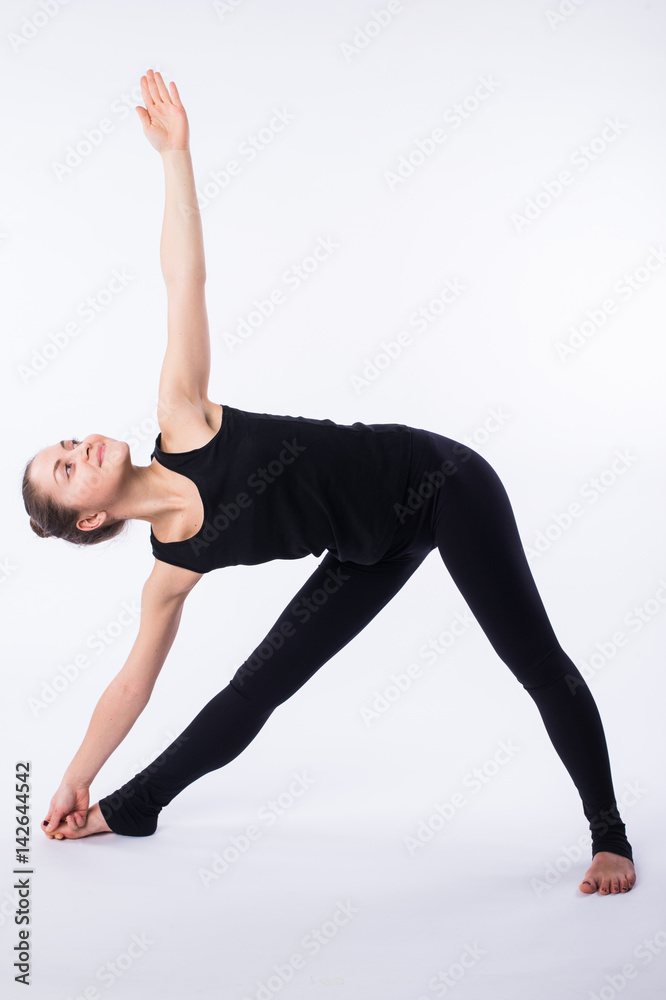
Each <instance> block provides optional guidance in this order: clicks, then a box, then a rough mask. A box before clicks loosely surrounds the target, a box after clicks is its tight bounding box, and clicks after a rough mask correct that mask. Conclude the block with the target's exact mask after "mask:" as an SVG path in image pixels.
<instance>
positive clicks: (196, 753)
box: [23, 70, 636, 894]
mask: <svg viewBox="0 0 666 1000" xmlns="http://www.w3.org/2000/svg"><path fill="white" fill-rule="evenodd" d="M141 91H142V95H143V99H144V102H145V105H146V106H145V108H143V107H137V112H138V114H139V117H140V119H141V123H142V126H143V130H144V134H145V135H146V137H147V138H148V140H149V142H150V143H151V144H152V146H153V147H154V148H155V149H156V150H158V152H159V153H160V154H161V156H162V159H163V163H164V169H165V176H166V208H165V215H164V225H163V231H162V242H161V248H160V249H161V264H162V271H163V274H164V279H165V283H166V286H167V293H168V303H169V314H168V346H167V351H166V356H165V359H164V365H163V368H162V373H161V377H160V387H159V405H158V420H159V425H160V428H161V433H160V434H159V435H158V437H157V439H156V442H155V450H154V452H153V455H152V456H151V458H152V461H151V464H150V465H149V466H135V465H133V464H132V461H131V458H130V453H129V447H128V445H127V444H126V443H125V442H124V441H116V440H113V439H109V438H106V437H104V436H103V435H101V434H91V435H89V436H88V437H87V438H86V439H85V440H83V441H77V440H70V441H61V442H59V443H58V444H54V445H52V446H50V447H48V448H44V449H43V450H42V451H40V452H38V453H37V454H36V455H35V456H34V458H33V459H32V460H31V461H30V462H29V463H28V465H27V466H26V470H25V475H24V483H23V496H24V501H25V504H26V509H27V510H28V513H29V514H30V515H31V525H32V527H33V530H35V531H36V532H37V533H38V534H40V535H42V536H44V535H55V536H57V537H61V538H65V539H67V540H68V541H72V542H75V543H76V544H96V543H97V542H99V541H102V540H104V539H107V538H111V537H113V536H114V535H116V534H117V533H118V532H119V531H122V529H123V526H124V524H125V522H126V521H127V520H128V519H129V518H138V519H140V520H143V521H149V522H150V525H151V533H150V535H151V544H152V549H153V553H154V555H155V557H156V558H155V565H154V568H153V570H152V572H151V574H150V576H149V577H148V579H147V581H146V583H145V585H144V588H143V592H142V599H141V623H140V628H139V633H138V636H137V639H136V641H135V643H134V646H133V647H132V650H131V652H130V655H129V657H128V659H127V662H126V663H125V665H124V666H123V668H122V669H121V670H120V672H119V673H118V675H117V676H116V677H115V678H114V680H113V681H112V682H111V684H110V685H109V686H108V688H107V689H106V691H105V692H104V694H103V695H102V697H101V698H100V700H99V703H98V704H97V707H96V708H95V711H94V713H93V716H92V719H91V722H90V726H89V728H88V731H87V733H86V735H85V738H84V740H83V743H82V744H81V747H80V748H79V750H78V752H77V753H76V755H75V757H74V759H73V760H72V762H71V764H70V766H69V767H68V768H67V771H66V772H65V775H64V778H63V781H62V783H61V785H60V788H59V789H58V791H57V792H56V793H55V795H54V796H53V799H52V800H51V804H50V808H49V811H48V815H47V817H46V819H45V820H44V821H43V828H44V832H45V833H46V835H47V836H48V837H49V838H56V839H62V838H68V839H76V838H78V837H84V836H88V835H90V834H95V833H101V832H105V831H106V832H114V833H118V834H121V835H125V836H148V835H150V834H152V833H153V832H154V831H155V829H156V826H157V816H158V814H159V812H160V810H161V809H162V808H163V807H164V806H165V805H167V804H168V803H169V802H170V801H171V800H172V799H173V798H174V796H175V795H177V794H178V792H180V791H182V789H183V788H185V787H187V785H189V784H191V782H192V781H195V780H196V779H197V778H198V777H201V775H203V774H206V773H208V772H210V771H212V770H214V769H216V768H219V767H222V766H223V765H224V764H226V763H228V762H229V761H230V760H233V759H234V758H235V757H236V756H238V754H239V753H241V752H242V750H243V749H244V748H245V747H246V746H247V745H248V743H250V741H251V740H252V739H253V738H254V737H255V736H256V734H257V733H258V732H259V730H260V729H261V728H262V726H263V725H264V723H265V722H266V721H267V719H268V718H269V716H270V715H271V713H272V712H273V711H274V709H275V708H276V707H277V706H278V705H279V704H281V703H282V702H284V701H285V700H286V699H287V698H289V697H290V696H291V695H292V694H293V693H294V692H295V691H296V690H298V689H299V688H300V687H301V686H302V685H303V684H304V683H305V681H306V680H307V679H308V678H309V677H311V676H312V674H313V673H314V672H315V671H316V670H317V669H319V667H320V666H322V664H324V663H325V662H327V660H329V659H330V658H331V657H332V656H333V655H334V654H335V653H336V652H337V651H338V650H340V649H341V648H342V647H343V646H344V645H346V643H348V642H349V641H350V640H351V639H352V638H353V637H354V636H355V635H356V634H357V633H358V632H359V631H360V630H361V629H363V628H364V627H365V625H367V623H368V622H369V621H371V620H372V618H373V617H374V616H375V615H376V614H377V613H378V612H379V610H380V609H381V608H382V607H384V606H385V605H386V604H387V603H388V601H390V600H391V598H392V597H393V596H394V595H395V594H396V593H397V591H398V590H399V589H400V588H401V587H402V586H403V585H404V584H405V583H406V581H407V580H408V579H409V577H410V576H411V575H412V573H413V572H414V571H415V570H416V568H417V567H418V566H419V565H420V564H421V562H422V561H423V559H424V558H425V557H426V555H428V553H429V552H431V551H432V549H433V548H435V547H437V548H438V550H439V552H440V554H441V556H442V559H443V561H444V563H445V565H446V567H447V569H448V570H449V572H450V573H451V576H452V578H453V579H454V581H455V583H456V584H457V586H458V587H459V589H460V591H461V593H462V595H463V597H464V598H465V600H466V601H467V603H468V605H469V607H470V609H471V611H472V613H473V614H474V615H475V617H476V619H477V620H478V622H479V623H480V625H481V627H482V628H483V630H484V631H485V633H486V635H487V637H488V639H489V641H490V642H491V643H492V645H493V647H494V649H495V650H496V651H497V653H498V654H499V656H500V657H501V659H502V660H503V661H504V662H505V663H506V664H507V665H508V667H509V668H510V670H511V671H512V672H513V673H514V675H515V676H516V678H517V679H518V680H519V681H520V682H521V683H522V684H523V686H524V687H525V689H526V690H527V691H528V692H529V694H530V695H531V697H532V698H533V699H534V701H535V703H536V705H537V707H538V709H539V712H540V713H541V716H542V718H543V721H544V723H545V725H546V728H547V731H548V734H549V736H550V738H551V740H552V742H553V745H554V747H555V749H556V751H557V753H558V754H559V756H560V758H561V760H562V762H563V763H564V765H565V767H566V768H567V770H568V772H569V774H570V775H571V777H572V779H573V781H574V783H575V785H576V787H577V789H578V791H579V793H580V795H581V799H582V802H583V810H584V813H585V816H586V818H587V819H588V821H589V824H590V829H591V834H592V865H591V867H590V868H589V870H588V871H587V873H586V875H585V878H584V879H583V881H582V882H581V884H580V889H581V890H582V891H583V892H588V893H593V892H597V891H598V892H600V893H602V894H606V893H616V892H627V891H629V890H630V889H631V888H632V886H633V885H634V882H635V879H636V875H635V870H634V866H633V862H632V850H631V846H630V844H629V842H628V841H627V838H626V832H625V827H624V824H623V822H622V819H621V817H620V815H619V813H618V810H617V804H616V801H615V795H614V791H613V784H612V779H611V771H610V763H609V758H608V752H607V748H606V741H605V736H604V731H603V727H602V723H601V719H600V717H599V713H598V710H597V707H596V704H595V702H594V700H593V698H592V695H591V693H590V691H589V688H588V687H587V684H586V683H585V681H584V679H583V677H582V675H581V674H580V672H579V671H578V669H577V668H576V666H575V665H574V664H573V663H572V661H571V660H570V659H569V658H568V656H567V655H566V653H565V652H564V651H563V649H562V648H561V647H560V645H559V643H558V641H557V639H556V637H555V634H554V632H553V629H552V626H551V624H550V622H549V620H548V617H547V615H546V611H545V609H544V606H543V604H542V602H541V598H540V596H539V594H538V592H537V589H536V585H535V583H534V580H533V578H532V575H531V572H530V569H529V566H528V563H527V559H526V557H525V553H524V551H523V548H522V545H521V542H520V538H519V535H518V530H517V527H516V523H515V519H514V516H513V511H512V509H511V505H510V502H509V500H508V497H507V495H506V492H505V490H504V487H503V486H502V483H501V482H500V480H499V478H498V476H497V474H496V473H495V472H494V470H493V469H492V468H491V466H490V465H489V464H488V463H487V462H486V460H485V459H484V458H482V457H481V456H480V455H478V454H477V453H476V452H474V451H472V450H471V449H469V448H466V447H464V446H463V445H461V444H459V443H458V442H456V441H453V440H451V439H450V438H446V437H443V436H442V435H439V434H436V433H434V432H429V431H426V430H423V429H421V428H415V427H408V426H406V425H402V424H378V425H364V424H361V423H355V424H353V425H350V426H347V425H338V424H335V423H333V422H332V421H330V420H314V419H308V418H304V417H290V416H282V417H281V416H275V415H270V414H261V413H252V412H248V411H244V410H240V409H237V408H235V407H233V406H229V405H225V406H221V405H220V404H216V403H212V402H211V401H210V400H209V399H208V395H207V389H208V379H209V370H210V343H209V333H208V321H207V315H206V306H205V297H204V286H205V280H206V271H205V263H204V250H203V238H202V230H201V220H200V215H199V211H198V207H197V202H196V195H195V187H194V179H193V172H192V163H191V158H190V153H189V127H188V122H187V116H186V113H185V110H184V108H183V105H182V103H181V100H180V96H179V94H178V90H177V87H176V85H175V83H173V82H172V83H171V84H170V90H169V89H167V87H166V85H165V84H164V82H163V80H162V77H161V76H160V74H159V73H153V72H152V70H149V71H148V73H147V76H144V77H142V78H141ZM325 549H326V550H327V551H326V555H325V556H324V558H323V560H322V561H321V563H320V564H319V565H318V567H317V569H316V570H315V571H314V573H313V574H312V576H311V577H310V578H309V580H308V581H307V582H306V584H305V585H304V586H303V587H302V588H301V590H300V591H299V592H298V594H296V595H295V597H294V599H293V601H292V602H291V604H290V605H289V606H288V607H287V608H286V609H285V611H284V612H283V614H282V615H281V616H280V618H279V619H278V621H277V622H276V623H275V625H274V626H273V628H272V629H271V630H270V632H269V633H268V635H267V636H266V637H265V639H264V640H263V641H262V643H261V644H260V645H259V646H258V647H257V648H256V650H255V651H254V652H253V653H252V655H251V656H250V657H249V658H248V660H246V662H245V663H244V664H242V666H241V667H240V668H239V669H238V671H237V672H236V674H235V675H234V677H233V678H232V680H231V681H230V683H229V684H228V685H227V686H226V687H225V688H224V689H223V690H222V691H221V692H220V693H219V694H218V695H216V696H215V697H214V698H213V699H212V700H211V701H210V702H209V703H208V705H206V706H205V707H204V708H203V710H202V711H201V712H200V713H199V715H197V716H196V718H195V719H194V720H193V722H192V723H191V724H190V725H189V726H188V727H187V728H186V729H185V731H184V732H183V733H182V734H181V736H179V737H178V739H177V740H175V741H174V743H173V744H172V745H171V746H170V747H169V748H167V750H166V751H165V752H164V753H163V754H162V755H161V756H160V757H159V758H158V759H157V760H156V761H155V762H153V764H151V765H149V766H148V767H147V768H145V769H144V770H143V771H141V772H140V773H139V774H138V775H136V776H135V777H134V778H133V779H132V780H131V781H129V782H128V783H127V784H126V785H124V786H123V787H122V788H120V789H118V790H117V791H116V792H114V793H113V794H112V795H108V796H106V797H105V798H103V799H100V801H99V802H98V803H95V804H94V805H93V806H92V807H89V794H88V788H89V786H90V783H91V782H92V780H93V778H94V777H95V775H96V774H97V772H98V771H99V769H100V768H101V767H102V765H103V764H104V762H105V761H106V760H107V759H108V757H109V756H110V754H111V753H112V752H113V751H114V749H115V748H116V747H117V746H118V745H119V743H120V742H121V741H122V740H123V739H124V737H125V736H126V735H127V733H128V732H129V730H130V729H131V727H132V726H133V724H134V722H135V721H136V719H137V718H138V716H139V714H140V713H141V711H142V710H143V708H144V707H145V705H146V704H147V702H148V700H149V698H150V694H151V692H152V689H153V686H154V684H155V681H156V680H157V676H158V674H159V672H160V670H161V668H162V665H163V663H164V661H165V658H166V656H167V654H168V652H169V649H170V648H171V645H172V643H173V640H174V638H175V636H176V632H177V630H178V625H179V623H180V617H181V613H182V608H183V604H184V602H185V599H186V597H187V595H188V594H189V593H190V591H191V590H192V588H193V587H194V586H195V585H196V584H197V583H198V582H199V580H200V579H201V577H202V576H203V575H204V574H205V573H207V572H210V571H212V570H213V569H216V568H219V567H221V566H230V565H237V564H245V565H252V564H255V563H260V562H266V561H268V560H270V559H276V558H281V559H293V558H300V557H302V556H304V555H307V554H310V553H312V554H314V555H317V556H319V555H321V554H322V552H323V551H324V550H325Z"/></svg>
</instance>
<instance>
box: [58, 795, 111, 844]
mask: <svg viewBox="0 0 666 1000" xmlns="http://www.w3.org/2000/svg"><path fill="white" fill-rule="evenodd" d="M44 832H45V833H46V830H45V831H44ZM92 833H113V830H112V829H111V827H110V826H107V823H106V820H105V819H104V817H103V816H102V810H101V809H100V807H99V803H97V802H96V803H95V805H94V806H91V807H90V809H89V810H88V815H87V817H86V821H85V824H84V825H83V826H80V827H79V828H78V830H73V829H72V828H71V827H70V826H68V825H67V823H66V822H62V823H59V824H58V826H57V827H56V828H55V830H52V831H51V832H50V833H46V836H47V837H48V838H49V840H53V839H54V837H55V839H56V840H78V839H79V837H89V836H90V835H91V834H92Z"/></svg>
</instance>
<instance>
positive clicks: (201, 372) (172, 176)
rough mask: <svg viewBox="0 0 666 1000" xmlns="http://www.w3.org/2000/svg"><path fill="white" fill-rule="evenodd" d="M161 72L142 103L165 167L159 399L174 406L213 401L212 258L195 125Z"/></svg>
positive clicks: (149, 79) (144, 82) (144, 83)
mask: <svg viewBox="0 0 666 1000" xmlns="http://www.w3.org/2000/svg"><path fill="white" fill-rule="evenodd" d="M170 88H171V93H169V90H167V88H166V86H165V84H164V81H163V80H162V77H161V76H160V74H159V73H153V71H152V70H148V74H147V76H142V77H141V93H142V94H143V99H144V102H145V104H146V107H145V108H142V107H140V106H137V109H136V110H137V112H138V114H139V117H140V118H141V123H142V125H143V131H144V135H145V136H146V138H147V139H148V141H149V142H150V144H151V145H152V146H153V147H154V148H155V149H156V150H157V151H158V152H159V153H160V155H161V157H162V163H163V165H164V178H165V206H164V223H163V226H162V240H161V243H160V262H161V266H162V274H163V276H164V281H165V284H166V288H167V299H168V321H167V323H168V342H167V350H166V354H165V357H164V363H163V365H162V373H161V376H160V387H159V398H160V403H161V406H162V407H163V408H167V409H169V410H171V411H172V410H173V409H174V408H176V407H177V406H178V404H179V403H180V402H182V401H183V400H187V401H189V402H190V403H194V404H195V405H199V404H200V403H201V401H202V400H207V399H208V382H209V378H210V333H209V328H208V314H207V309H206V299H205V284H206V262H205V258H204V244H203V230H202V226H201V214H200V212H199V205H198V203H197V196H196V188H195V183H194V171H193V169H192V158H191V156H190V149H189V125H188V121H187V115H186V113H185V109H184V108H183V105H182V103H181V100H180V96H179V94H178V88H177V87H176V84H175V83H173V82H171V84H170Z"/></svg>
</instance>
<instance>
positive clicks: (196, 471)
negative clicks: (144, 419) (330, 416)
mask: <svg viewBox="0 0 666 1000" xmlns="http://www.w3.org/2000/svg"><path fill="white" fill-rule="evenodd" d="M161 438H162V435H161V433H160V434H158V435H157V438H156V439H155V448H154V450H153V452H152V455H151V458H153V457H154V458H155V459H156V460H157V461H158V462H159V463H160V465H163V466H165V467H166V468H167V469H172V470H174V471H175V472H179V473H180V474H181V475H184V476H187V478H188V479H191V480H192V482H194V483H195V485H196V486H197V489H198V490H199V494H200V496H201V500H202V503H203V509H204V520H203V524H202V526H201V528H200V529H199V531H198V532H197V533H196V535H193V536H192V537H191V538H188V539H186V540H185V541H181V542H160V541H159V540H158V539H157V538H156V537H155V535H154V534H153V530H152V527H151V529H150V541H151V545H152V549H153V555H154V556H155V558H156V559H160V560H162V561H163V562H166V563H171V564H172V565H173V566H182V567H184V568H185V569H190V570H193V571H194V572H195V573H208V572H210V570H213V569H219V568H221V567H223V566H237V565H244V566H253V565H256V564H257V563H263V562H269V561H270V560H272V559H300V558H302V557H303V556H306V555H309V554H313V555H315V556H319V555H321V553H322V552H323V551H324V549H327V550H328V551H329V552H332V553H333V555H335V556H337V557H338V559H340V560H342V561H346V560H351V561H353V562H357V563H362V564H365V565H369V564H371V563H374V562H377V561H378V560H379V559H380V558H381V557H382V555H383V554H384V552H385V551H386V550H387V548H388V546H389V543H390V541H391V538H392V536H393V533H394V531H395V528H396V526H397V523H398V515H397V512H396V510H395V509H394V504H400V503H402V501H403V499H404V493H405V490H406V488H407V476H408V473H409V462H410V457H411V430H410V427H409V426H407V425H406V424H362V423H360V422H356V423H354V424H336V423H334V422H333V421H332V420H316V419H314V418H310V417H291V416H275V415H274V414H270V413H252V412H250V411H248V410H239V409H237V408H236V407H234V406H228V405H226V404H225V405H224V407H223V413H222V424H221V426H220V429H219V431H218V432H217V434H216V435H215V437H213V438H212V439H211V440H210V441H209V442H208V444H206V445H204V446H203V447H202V448H194V449H193V450H192V451H187V452H164V451H162V449H161V447H160V443H161Z"/></svg>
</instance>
